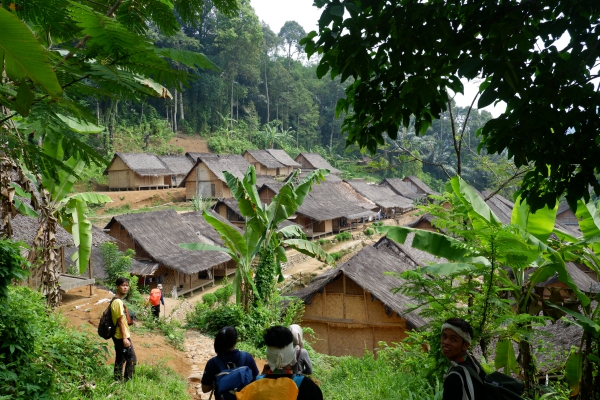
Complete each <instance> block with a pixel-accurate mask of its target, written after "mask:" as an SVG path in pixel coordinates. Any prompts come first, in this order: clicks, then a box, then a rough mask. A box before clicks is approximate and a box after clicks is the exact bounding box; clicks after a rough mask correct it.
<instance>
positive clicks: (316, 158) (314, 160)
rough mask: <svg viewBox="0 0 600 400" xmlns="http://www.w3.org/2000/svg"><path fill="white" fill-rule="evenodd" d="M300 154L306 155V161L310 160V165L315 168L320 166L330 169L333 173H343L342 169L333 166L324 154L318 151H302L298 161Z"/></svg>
mask: <svg viewBox="0 0 600 400" xmlns="http://www.w3.org/2000/svg"><path fill="white" fill-rule="evenodd" d="M300 156H302V157H304V158H305V159H306V161H308V162H309V164H310V166H311V167H312V168H313V169H319V168H323V169H328V170H329V172H330V173H331V174H341V173H342V171H340V170H339V169H337V168H334V167H333V166H331V164H329V162H328V161H327V160H325V159H324V158H323V156H321V155H320V154H318V153H300V154H299V155H298V156H297V157H296V161H298V158H300ZM305 168H306V167H305Z"/></svg>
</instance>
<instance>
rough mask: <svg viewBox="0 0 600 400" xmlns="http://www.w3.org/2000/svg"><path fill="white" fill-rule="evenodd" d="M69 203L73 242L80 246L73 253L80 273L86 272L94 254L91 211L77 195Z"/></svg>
mask: <svg viewBox="0 0 600 400" xmlns="http://www.w3.org/2000/svg"><path fill="white" fill-rule="evenodd" d="M70 199H71V200H70V201H69V202H68V204H67V207H68V208H67V210H72V211H71V216H72V221H73V225H72V226H71V234H72V235H73V242H74V243H75V246H78V249H77V252H76V253H75V254H74V255H73V257H74V259H75V258H76V259H77V266H78V267H79V268H78V269H79V273H83V272H85V270H86V268H87V266H88V264H89V261H90V256H91V254H92V223H91V222H90V220H89V219H88V218H87V214H88V213H89V210H88V207H87V203H86V202H85V201H84V200H83V199H81V198H77V197H71V198H70Z"/></svg>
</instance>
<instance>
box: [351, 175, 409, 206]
mask: <svg viewBox="0 0 600 400" xmlns="http://www.w3.org/2000/svg"><path fill="white" fill-rule="evenodd" d="M345 182H346V183H348V184H349V185H350V186H352V188H353V189H354V190H356V191H357V192H358V193H360V194H361V195H363V196H364V197H366V198H367V199H369V200H371V201H372V202H373V203H375V204H377V205H378V206H379V207H382V208H398V209H400V211H401V212H408V211H410V210H412V209H413V208H414V204H413V201H412V200H411V199H409V198H406V197H404V196H400V195H399V194H396V193H395V192H394V191H393V190H392V189H390V188H389V187H387V186H380V185H370V184H368V183H367V182H366V181H364V180H363V179H348V180H345Z"/></svg>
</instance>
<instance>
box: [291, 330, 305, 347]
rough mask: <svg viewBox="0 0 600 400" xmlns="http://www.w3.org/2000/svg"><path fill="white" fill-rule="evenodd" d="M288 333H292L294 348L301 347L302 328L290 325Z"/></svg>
mask: <svg viewBox="0 0 600 400" xmlns="http://www.w3.org/2000/svg"><path fill="white" fill-rule="evenodd" d="M290 331H292V335H293V336H294V347H296V348H298V347H300V348H301V347H302V327H300V325H296V324H293V325H290Z"/></svg>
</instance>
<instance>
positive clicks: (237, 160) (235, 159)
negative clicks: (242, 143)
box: [219, 154, 250, 175]
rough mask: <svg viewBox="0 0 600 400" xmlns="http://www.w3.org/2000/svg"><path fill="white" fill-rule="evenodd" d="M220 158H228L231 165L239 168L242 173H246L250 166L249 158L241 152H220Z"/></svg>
mask: <svg viewBox="0 0 600 400" xmlns="http://www.w3.org/2000/svg"><path fill="white" fill-rule="evenodd" d="M219 158H222V159H225V160H227V161H228V162H229V163H230V164H231V165H233V166H234V167H235V168H237V170H238V171H240V172H241V173H242V175H243V174H245V173H246V171H247V170H248V168H249V167H250V163H249V162H248V160H246V159H245V158H244V157H243V156H241V155H239V154H219Z"/></svg>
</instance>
